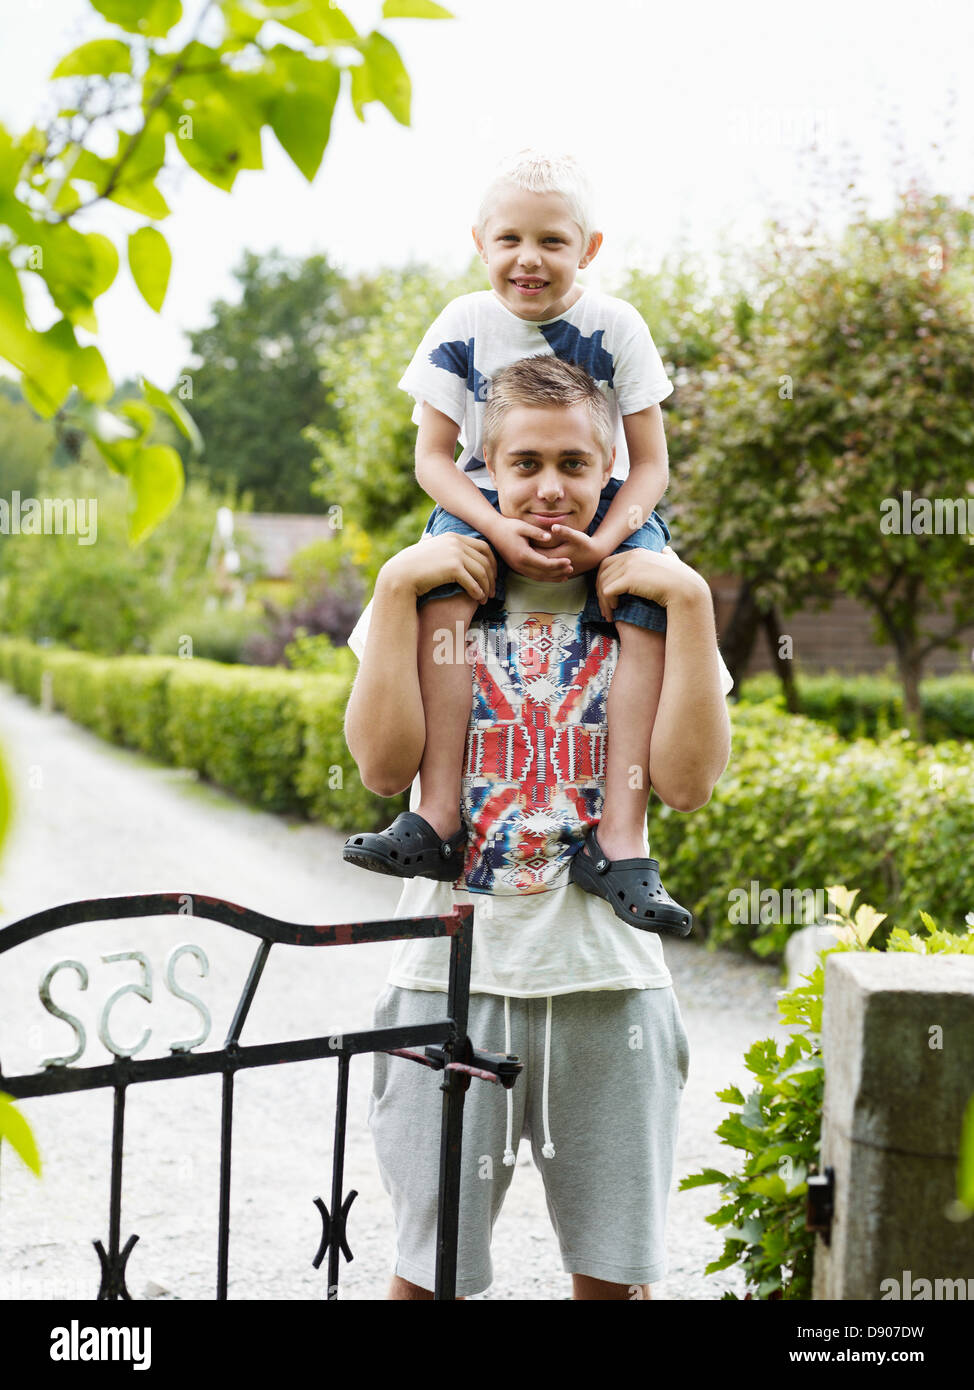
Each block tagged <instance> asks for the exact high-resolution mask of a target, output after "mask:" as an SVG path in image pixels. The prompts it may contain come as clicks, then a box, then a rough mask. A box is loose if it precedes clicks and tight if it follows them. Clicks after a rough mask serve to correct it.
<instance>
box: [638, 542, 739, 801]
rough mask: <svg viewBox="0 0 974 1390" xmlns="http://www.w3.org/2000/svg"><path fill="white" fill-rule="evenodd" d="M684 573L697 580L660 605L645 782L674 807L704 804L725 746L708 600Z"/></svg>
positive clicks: (702, 586)
mask: <svg viewBox="0 0 974 1390" xmlns="http://www.w3.org/2000/svg"><path fill="white" fill-rule="evenodd" d="M646 553H647V554H648V553H650V552H646ZM681 563H682V562H681ZM687 568H689V567H688V566H684V569H687ZM690 573H691V574H692V575H693V577H694V579H695V580H696V581H697V584H696V585H695V586H693V587H692V588H691V589H688V590H687V591H686V592H680V593H678V594H675V595H674V596H673V597H672V598H671V599H670V601H669V602H668V603H667V605H666V648H665V654H664V657H663V687H662V689H661V691H660V696H659V705H658V706H657V710H656V719H655V721H654V723H653V734H652V739H651V741H650V748H649V780H650V782H651V784H652V786H653V787H654V788H655V790H656V794H657V796H659V797H660V798H661V799H662V800H663V801H665V802H666V804H667V806H672V807H673V808H674V810H677V811H696V810H698V809H699V808H700V807H701V806H704V805H706V803H707V802H708V801H709V800H710V794H711V792H712V791H713V789H714V787H715V785H716V784H717V782H718V780H719V778H720V775H721V773H722V772H723V771H724V768H725V767H726V766H727V760H728V758H729V757H730V747H731V731H730V719H729V717H728V714H727V699H726V697H725V695H724V693H723V690H722V688H721V681H720V671H719V666H718V659H717V632H716V628H715V626H714V605H713V598H712V597H711V593H710V589H709V587H708V586H707V583H706V581H705V580H704V579H702V578H701V576H700V575H698V574H696V573H695V571H693V570H691V571H690Z"/></svg>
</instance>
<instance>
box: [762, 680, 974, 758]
mask: <svg viewBox="0 0 974 1390" xmlns="http://www.w3.org/2000/svg"><path fill="white" fill-rule="evenodd" d="M796 684H797V686H798V694H799V698H800V699H801V702H802V713H803V714H805V715H807V716H808V718H809V719H821V720H823V721H824V722H825V723H826V724H831V725H832V727H833V728H834V729H836V730H838V732H839V733H840V734H842V736H843V737H844V738H864V737H867V738H875V737H877V735H878V736H882V735H883V734H887V733H889V732H890V731H892V730H893V729H899V728H901V727H902V725H903V692H902V689H901V687H900V686H899V685H898V684H897V682H896V681H894V680H893V679H892V678H891V677H889V676H845V675H841V674H840V673H838V672H829V673H828V674H827V675H824V676H803V675H801V674H797V675H796ZM780 691H781V682H780V681H779V680H778V678H777V676H776V675H774V673H773V672H771V671H764V672H762V673H761V674H760V675H758V676H749V677H748V678H747V679H746V680H745V681H744V682H743V683H742V685H741V689H740V702H741V703H742V704H763V702H764V701H765V700H771V699H775V698H778V697H780ZM780 698H782V699H783V697H780ZM920 703H921V705H922V708H923V714H924V719H925V721H926V736H927V738H928V739H929V740H930V741H931V742H935V741H937V740H940V739H949V738H970V739H974V676H969V675H966V674H959V675H956V676H937V677H934V678H933V679H931V680H925V681H921V683H920Z"/></svg>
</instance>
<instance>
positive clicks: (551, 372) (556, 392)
mask: <svg viewBox="0 0 974 1390" xmlns="http://www.w3.org/2000/svg"><path fill="white" fill-rule="evenodd" d="M580 402H581V403H584V404H585V405H586V406H588V411H589V415H590V416H591V417H592V425H593V427H594V429H595V435H596V438H597V439H598V441H599V444H600V445H601V446H602V452H603V454H604V456H605V458H606V459H607V460H608V459H610V458H611V457H612V446H613V444H614V443H615V422H614V420H613V416H612V410H611V408H610V406H609V402H608V401H607V400H606V398H605V396H604V395H603V394H602V392H601V391H600V390H599V387H598V383H597V382H596V380H595V378H594V377H593V376H590V375H589V373H588V372H587V371H586V370H585V368H584V367H578V366H576V365H575V363H574V362H562V360H561V359H560V358H559V357H555V356H554V354H553V353H545V354H543V355H542V356H539V357H520V358H518V360H517V361H516V362H512V363H510V365H509V366H507V367H503V368H502V369H501V370H500V371H499V372H498V373H497V374H496V376H494V378H493V380H492V381H491V383H490V389H489V390H488V392H487V406H486V409H485V411H484V433H483V444H484V453H485V454H486V455H487V456H488V457H489V456H490V455H492V454H493V452H494V445H495V444H496V442H497V436H498V434H499V433H500V429H501V425H502V423H503V421H504V417H505V415H506V414H507V412H508V411H509V410H511V409H512V407H514V406H518V405H562V406H569V405H578V404H579V403H580Z"/></svg>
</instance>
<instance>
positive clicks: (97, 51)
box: [51, 39, 132, 81]
mask: <svg viewBox="0 0 974 1390" xmlns="http://www.w3.org/2000/svg"><path fill="white" fill-rule="evenodd" d="M131 71H132V52H131V49H130V48H129V46H128V44H126V43H123V42H122V40H121V39H92V41H91V42H90V43H83V44H82V45H81V46H80V48H75V49H73V50H72V51H71V52H70V53H67V54H65V56H64V57H63V58H62V59H61V61H60V62H59V63H58V65H57V67H56V68H55V69H54V71H53V72H52V73H51V79H52V81H53V79H54V78H56V77H90V76H91V75H92V74H95V73H97V74H99V75H103V76H107V75H108V74H109V73H112V72H131Z"/></svg>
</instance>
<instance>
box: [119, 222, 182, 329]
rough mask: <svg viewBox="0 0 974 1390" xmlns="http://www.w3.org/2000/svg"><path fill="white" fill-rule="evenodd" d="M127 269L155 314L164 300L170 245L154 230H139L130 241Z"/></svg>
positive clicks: (170, 263)
mask: <svg viewBox="0 0 974 1390" xmlns="http://www.w3.org/2000/svg"><path fill="white" fill-rule="evenodd" d="M128 252H129V269H130V270H131V272H132V279H133V280H134V281H135V283H136V285H137V286H138V288H139V293H140V294H141V295H142V298H143V299H144V300H145V302H146V304H148V306H149V308H150V309H155V311H156V313H157V314H158V313H159V311H160V309H161V308H162V305H163V301H164V300H165V298H166V290H167V288H168V286H169V272H170V271H171V270H172V252H171V251H170V250H169V243H168V242H167V241H166V238H165V237H164V236H163V235H162V233H161V232H159V231H157V230H156V228H155V227H140V228H139V229H138V231H137V232H133V233H132V235H131V236H130V237H129V244H128Z"/></svg>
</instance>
